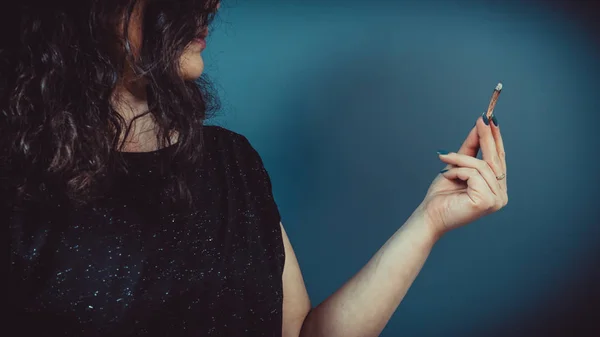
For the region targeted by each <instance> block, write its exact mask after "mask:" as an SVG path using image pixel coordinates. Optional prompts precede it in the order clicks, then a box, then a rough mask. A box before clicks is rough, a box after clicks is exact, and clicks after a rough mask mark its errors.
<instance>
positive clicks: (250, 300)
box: [2, 126, 284, 336]
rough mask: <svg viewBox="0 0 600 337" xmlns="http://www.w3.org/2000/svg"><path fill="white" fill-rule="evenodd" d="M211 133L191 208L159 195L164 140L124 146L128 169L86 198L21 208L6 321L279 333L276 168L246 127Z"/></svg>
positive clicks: (107, 331) (36, 331) (155, 331)
mask: <svg viewBox="0 0 600 337" xmlns="http://www.w3.org/2000/svg"><path fill="white" fill-rule="evenodd" d="M204 133H205V144H204V149H205V156H204V160H203V164H202V165H201V167H199V168H197V169H195V170H194V174H193V175H191V176H192V177H193V178H192V179H190V181H189V184H188V185H189V186H191V187H192V194H193V195H194V200H195V204H194V207H193V209H191V210H188V211H186V212H174V211H173V209H170V208H169V207H166V206H165V205H166V204H167V203H165V202H164V201H163V200H161V198H160V197H159V196H160V195H161V188H162V187H161V175H162V174H165V173H164V172H161V173H158V172H160V170H158V169H157V167H158V166H157V165H158V164H160V162H161V161H162V160H165V158H166V156H167V155H168V152H169V151H172V148H173V147H167V148H164V149H162V150H158V151H155V152H150V153H128V154H124V156H125V160H126V161H127V162H128V165H129V166H130V169H131V170H130V171H129V173H128V174H127V175H126V176H125V177H121V178H122V179H121V180H120V181H119V183H118V184H116V186H115V188H114V191H113V193H109V194H107V196H106V197H105V198H101V199H99V200H97V201H95V202H93V203H91V204H88V205H86V206H84V207H79V208H69V207H63V209H62V213H61V216H53V215H52V214H50V211H48V210H47V209H46V208H45V207H44V205H36V206H33V205H32V206H30V207H29V208H28V209H26V211H24V212H22V213H14V212H13V214H12V216H11V217H10V219H9V220H8V222H9V227H10V235H11V236H10V240H9V242H10V268H9V277H8V278H9V301H8V305H9V308H8V310H9V311H8V312H9V324H8V326H5V327H3V328H2V330H3V331H4V332H8V334H7V335H12V334H13V333H14V334H15V336H16V335H19V336H280V335H281V328H282V327H281V324H282V299H283V293H282V279H281V276H282V272H283V265H284V250H283V244H282V237H281V231H280V227H279V222H280V218H279V213H278V210H277V207H276V205H275V202H274V200H273V196H272V193H271V183H270V180H269V177H268V175H267V172H266V170H265V169H264V167H263V164H262V161H261V158H260V157H259V155H258V154H257V153H256V151H255V150H254V149H253V148H252V146H251V145H250V144H249V142H248V141H247V140H246V138H244V137H243V136H240V135H238V134H236V133H233V132H231V131H228V130H226V129H223V128H220V127H214V126H206V127H204ZM4 221H6V218H5V219H3V222H4ZM12 329H14V332H10V331H11V330H12ZM2 334H3V335H4V333H2Z"/></svg>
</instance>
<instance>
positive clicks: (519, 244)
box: [204, 0, 600, 337]
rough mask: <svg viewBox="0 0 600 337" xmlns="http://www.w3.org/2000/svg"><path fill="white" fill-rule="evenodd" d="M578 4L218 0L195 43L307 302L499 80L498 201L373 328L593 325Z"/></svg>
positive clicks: (585, 59) (348, 270) (393, 220)
mask: <svg viewBox="0 0 600 337" xmlns="http://www.w3.org/2000/svg"><path fill="white" fill-rule="evenodd" d="M588 9H589V7H588V8H585V7H574V6H566V5H564V4H560V3H553V4H552V5H549V4H545V5H544V4H541V3H540V2H524V1H520V2H518V1H505V2H501V1H494V2H491V1H381V0H369V1H365V0H363V1H289V0H285V1H284V0H277V1H275V0H273V1H259V0H256V1H254V0H253V1H224V3H223V8H222V10H221V14H220V16H219V19H218V20H217V21H216V23H215V26H214V32H213V33H212V36H211V38H210V40H209V48H208V49H207V50H206V51H205V54H204V55H205V60H206V70H207V73H208V74H209V75H210V76H211V78H213V80H214V82H215V84H216V85H217V86H218V88H219V92H220V97H221V100H222V102H223V110H222V111H221V112H220V113H219V115H218V117H217V118H216V119H214V120H213V121H212V122H211V123H212V124H219V125H223V126H225V127H227V128H230V129H232V130H234V131H237V132H240V133H242V134H244V135H245V136H246V137H247V138H249V139H250V141H251V142H252V144H253V145H254V147H255V148H256V149H257V150H258V151H259V152H260V154H261V156H262V158H263V160H264V162H265V165H266V167H267V169H268V171H269V173H270V175H271V179H272V181H273V189H274V194H275V197H276V200H277V203H278V205H279V208H280V212H281V213H282V216H283V222H284V225H285V226H286V229H287V231H288V234H289V236H290V239H291V241H292V244H293V245H294V248H295V250H296V254H297V256H298V259H299V261H300V264H301V267H302V270H303V274H304V278H305V281H306V284H307V288H308V291H309V294H310V296H311V300H312V302H313V305H317V304H318V303H320V302H321V301H323V300H324V299H325V298H326V297H327V296H329V295H330V294H331V293H333V292H334V291H335V290H336V289H338V288H339V287H340V286H341V285H342V284H343V283H344V282H345V281H346V280H348V279H349V278H350V277H351V276H352V275H354V274H355V273H356V272H357V271H358V270H359V269H360V268H361V267H362V266H363V265H364V264H365V263H366V262H367V261H368V260H369V259H370V258H371V256H372V255H373V254H374V253H375V252H376V251H377V249H378V248H379V247H380V246H381V245H382V244H383V243H384V242H385V241H386V240H387V239H388V237H389V236H390V235H392V234H393V233H394V232H395V231H396V230H397V229H398V227H399V226H401V225H402V223H403V222H404V221H405V220H406V218H407V217H408V216H409V215H410V213H411V212H412V211H413V209H414V208H415V207H416V206H417V205H418V204H419V203H420V202H421V200H422V198H423V197H424V195H425V191H426V189H427V187H428V185H429V183H430V182H431V181H432V179H433V178H434V177H435V175H436V174H437V172H438V171H439V170H440V169H441V168H442V167H443V164H442V163H440V162H439V160H438V159H437V155H436V150H438V149H446V150H456V149H457V148H458V147H459V146H460V144H461V143H462V141H463V139H464V137H466V135H467V133H468V131H469V129H470V128H471V126H472V125H473V123H474V122H475V119H476V118H477V117H478V116H479V115H480V114H481V112H483V111H484V110H485V109H486V108H487V104H488V102H489V98H490V95H491V92H492V90H493V88H494V86H495V85H496V83H497V82H498V81H502V82H503V83H504V90H503V92H502V95H501V98H500V100H499V103H498V105H497V108H496V115H497V117H498V121H499V124H500V126H501V128H502V131H503V136H504V139H505V143H506V150H507V158H508V165H509V168H508V182H509V195H510V202H509V204H508V206H507V207H506V208H505V209H503V210H501V211H500V212H498V213H496V214H493V215H491V216H488V217H486V218H484V219H481V220H479V221H477V222H476V223H474V224H471V225H469V226H466V227H464V228H462V229H459V230H456V231H454V232H452V233H449V234H448V235H447V236H445V237H444V238H442V240H441V241H440V242H439V243H438V244H437V245H436V247H435V248H434V250H433V252H432V254H431V255H430V258H429V259H428V261H427V263H426V264H425V267H424V268H423V270H422V272H421V274H420V275H419V276H418V278H417V280H416V281H415V283H414V284H413V286H412V288H411V289H410V291H409V293H408V295H407V296H406V297H405V299H404V301H403V302H402V303H401V305H400V307H399V308H398V310H397V312H396V313H395V314H394V316H393V317H392V319H391V321H390V322H389V324H388V326H387V327H386V329H385V330H384V332H383V334H382V336H422V337H425V336H508V335H510V336H548V335H563V336H574V335H586V334H585V333H589V335H590V336H592V332H591V329H598V325H599V324H600V323H598V322H600V308H599V306H598V303H599V302H598V297H599V295H600V291H599V285H600V277H599V268H598V266H599V265H600V258H599V257H600V250H599V248H598V239H599V238H600V210H599V209H600V196H599V194H598V190H599V187H600V170H599V168H600V167H599V165H598V163H599V160H598V158H599V154H598V145H600V142H599V141H598V140H599V137H598V136H597V135H596V134H595V133H596V132H597V122H596V117H597V116H598V108H599V100H598V97H600V95H599V92H600V89H599V88H598V79H599V78H600V77H599V75H600V62H599V61H598V60H599V59H600V52H599V48H598V44H597V35H595V34H594V33H593V28H595V26H594V25H593V24H591V21H589V20H588V21H586V19H589V18H590V17H589V16H586V15H585V14H586V13H589V10H588ZM398 259H402V256H399V257H398ZM596 331H599V332H600V329H598V330H596ZM596 336H600V334H598V335H596Z"/></svg>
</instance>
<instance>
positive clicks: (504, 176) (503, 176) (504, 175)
mask: <svg viewBox="0 0 600 337" xmlns="http://www.w3.org/2000/svg"><path fill="white" fill-rule="evenodd" d="M504 178H506V173H502V174H501V175H499V176H496V179H498V180H502V179H504Z"/></svg>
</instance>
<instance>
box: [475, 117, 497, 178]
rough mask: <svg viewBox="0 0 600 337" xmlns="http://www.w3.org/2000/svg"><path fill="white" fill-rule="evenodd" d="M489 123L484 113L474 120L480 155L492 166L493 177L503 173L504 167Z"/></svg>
mask: <svg viewBox="0 0 600 337" xmlns="http://www.w3.org/2000/svg"><path fill="white" fill-rule="evenodd" d="M490 124H491V121H490V120H489V119H488V118H487V116H486V115H485V113H483V115H482V116H481V117H480V118H478V120H477V122H476V125H477V134H478V135H479V145H480V147H481V157H482V159H483V160H484V161H485V162H486V163H488V165H489V166H490V167H491V168H492V171H493V172H494V177H495V176H499V175H501V174H503V173H504V169H503V167H502V162H501V160H500V157H499V156H498V148H497V145H496V140H495V139H494V135H493V134H492V126H490Z"/></svg>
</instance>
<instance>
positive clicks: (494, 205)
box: [419, 114, 508, 236]
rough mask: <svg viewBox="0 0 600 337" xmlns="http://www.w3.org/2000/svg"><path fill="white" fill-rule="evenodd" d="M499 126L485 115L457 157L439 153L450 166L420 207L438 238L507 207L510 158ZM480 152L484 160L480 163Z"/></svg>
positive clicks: (429, 191) (493, 119) (431, 187)
mask: <svg viewBox="0 0 600 337" xmlns="http://www.w3.org/2000/svg"><path fill="white" fill-rule="evenodd" d="M492 121H494V122H495V123H494V122H492ZM496 123H497V119H496V118H495V117H494V118H492V120H488V118H487V117H486V116H485V114H483V115H482V116H481V117H479V118H478V119H477V121H476V123H475V126H474V127H473V129H471V132H470V133H469V135H468V136H467V139H465V141H464V143H463V144H462V146H461V148H460V150H458V152H457V153H452V152H451V153H447V154H446V152H445V151H440V152H439V157H440V159H441V160H442V161H443V162H444V163H446V164H448V166H446V168H445V169H444V170H442V171H441V172H440V174H439V175H438V176H437V177H436V178H435V180H434V181H433V182H432V184H431V186H430V187H429V190H428V191H427V195H426V196H425V199H424V200H423V202H422V203H421V205H420V206H419V210H420V211H421V214H422V215H423V216H424V217H425V219H426V223H428V224H429V225H431V226H432V227H433V230H434V231H435V233H436V235H438V236H439V235H441V234H443V233H445V232H447V231H449V230H451V229H454V228H458V227H460V226H463V225H465V224H468V223H470V222H472V221H475V220H477V219H479V218H480V217H482V216H485V215H487V214H490V213H493V212H496V211H498V210H499V209H501V208H502V207H504V206H506V204H507V202H508V195H507V185H506V176H505V175H506V157H505V152H504V144H503V142H502V136H501V135H500V129H499V128H498V126H497V125H496ZM480 148H481V153H482V158H483V159H477V152H478V151H479V149H480Z"/></svg>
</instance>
